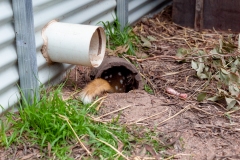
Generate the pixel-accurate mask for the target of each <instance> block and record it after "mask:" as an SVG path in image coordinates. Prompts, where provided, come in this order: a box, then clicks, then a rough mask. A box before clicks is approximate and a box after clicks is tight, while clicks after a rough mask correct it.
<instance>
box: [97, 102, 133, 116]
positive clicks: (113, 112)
mask: <svg viewBox="0 0 240 160" xmlns="http://www.w3.org/2000/svg"><path fill="white" fill-rule="evenodd" d="M129 107H131V105H128V106H126V107H123V108H120V109H118V110H115V111H112V112H109V113H106V114H104V115H102V116H99V117H97V118H96V119H101V118H102V117H105V116H108V115H110V114H113V113H116V112H118V111H121V110H124V109H126V108H129Z"/></svg>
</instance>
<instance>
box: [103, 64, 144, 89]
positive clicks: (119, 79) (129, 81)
mask: <svg viewBox="0 0 240 160" xmlns="http://www.w3.org/2000/svg"><path fill="white" fill-rule="evenodd" d="M135 75H136V73H133V72H132V71H130V70H129V69H127V68H126V67H124V66H113V67H111V68H109V69H107V70H105V71H103V73H102V74H101V78H103V79H105V80H107V81H108V82H109V83H110V85H111V86H113V87H115V89H116V91H117V92H119V93H121V92H125V93H127V92H129V91H130V90H133V89H138V86H139V82H138V81H137V80H136V79H135Z"/></svg>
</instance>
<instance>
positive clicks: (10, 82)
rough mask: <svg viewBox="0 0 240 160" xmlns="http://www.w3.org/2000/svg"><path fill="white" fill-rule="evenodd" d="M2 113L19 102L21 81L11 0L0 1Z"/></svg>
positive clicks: (0, 101)
mask: <svg viewBox="0 0 240 160" xmlns="http://www.w3.org/2000/svg"><path fill="white" fill-rule="evenodd" d="M0 11H1V14H0V113H1V112H2V108H1V106H2V107H4V108H8V106H13V105H15V104H16V103H17V101H18V97H19V91H18V87H17V85H16V84H18V81H19V75H18V69H17V54H16V48H15V44H14V43H15V33H14V27H13V23H12V20H13V11H12V5H11V1H10V0H2V1H0Z"/></svg>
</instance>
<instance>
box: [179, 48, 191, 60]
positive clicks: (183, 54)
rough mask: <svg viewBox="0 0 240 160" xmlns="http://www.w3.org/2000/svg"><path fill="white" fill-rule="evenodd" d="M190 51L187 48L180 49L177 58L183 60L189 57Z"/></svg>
mask: <svg viewBox="0 0 240 160" xmlns="http://www.w3.org/2000/svg"><path fill="white" fill-rule="evenodd" d="M188 53H189V51H188V50H187V49H186V48H179V49H178V50H177V54H176V57H178V58H180V59H182V58H184V57H186V56H187V55H188Z"/></svg>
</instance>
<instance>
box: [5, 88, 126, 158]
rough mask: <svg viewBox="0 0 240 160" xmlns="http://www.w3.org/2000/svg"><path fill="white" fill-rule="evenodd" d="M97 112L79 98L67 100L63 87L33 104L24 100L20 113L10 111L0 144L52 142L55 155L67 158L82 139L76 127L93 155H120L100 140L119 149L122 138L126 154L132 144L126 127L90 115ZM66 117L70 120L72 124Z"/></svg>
mask: <svg viewBox="0 0 240 160" xmlns="http://www.w3.org/2000/svg"><path fill="white" fill-rule="evenodd" d="M95 112H96V111H95V109H88V105H82V103H81V102H80V101H78V100H68V101H64V100H63V99H62V96H61V88H57V89H56V90H55V91H52V92H50V93H47V92H45V93H44V94H43V95H42V97H41V100H40V101H39V102H37V101H34V103H33V104H32V105H29V104H27V103H23V105H21V107H20V109H19V114H13V113H7V114H6V124H3V121H1V124H0V125H1V130H0V137H1V138H0V144H1V145H2V146H7V147H9V146H10V145H11V144H13V143H16V144H21V143H26V141H27V142H30V143H31V144H37V145H39V146H40V147H41V149H42V150H43V149H44V148H47V147H48V145H49V144H50V145H51V151H52V154H53V155H56V156H57V157H59V158H60V159H66V158H67V157H69V156H70V152H71V151H70V150H69V149H70V148H71V146H73V145H75V144H76V143H77V142H78V141H77V140H76V136H75V135H74V132H73V130H74V131H75V132H76V134H77V136H78V137H79V138H81V137H83V139H81V141H82V142H83V143H84V144H86V146H87V147H88V148H91V151H92V156H96V157H99V156H102V157H105V158H114V156H115V155H116V151H114V150H113V149H111V148H110V147H109V146H107V145H105V144H104V143H102V142H100V141H98V140H97V139H100V140H102V141H104V142H107V143H108V144H110V145H112V146H114V147H115V148H118V139H119V140H120V141H121V142H122V143H123V144H124V151H123V154H126V153H127V151H128V150H129V149H130V144H129V142H128V136H129V135H128V133H127V132H126V130H125V128H124V127H122V126H119V125H117V124H113V123H108V124H103V123H100V122H96V121H94V120H93V119H92V118H91V117H90V116H88V115H89V114H91V115H94V114H96V113H95ZM62 116H63V117H66V118H67V119H68V121H69V124H70V125H71V126H70V125H69V124H68V123H67V122H66V120H64V119H63V118H62ZM112 126H114V127H112ZM71 127H72V128H73V130H72V129H71ZM113 128H114V129H113ZM116 137H117V139H116ZM70 142H74V143H70Z"/></svg>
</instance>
